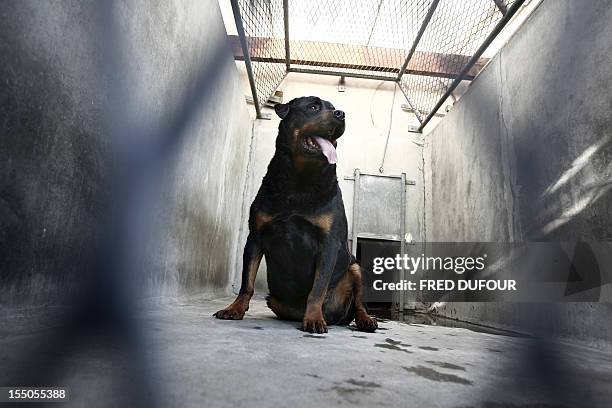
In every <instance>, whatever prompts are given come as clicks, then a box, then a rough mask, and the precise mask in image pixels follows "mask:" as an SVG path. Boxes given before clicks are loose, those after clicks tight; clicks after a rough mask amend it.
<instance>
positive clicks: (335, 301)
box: [323, 271, 355, 325]
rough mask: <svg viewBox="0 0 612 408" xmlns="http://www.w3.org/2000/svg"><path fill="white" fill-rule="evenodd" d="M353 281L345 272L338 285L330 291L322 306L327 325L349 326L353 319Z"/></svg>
mask: <svg viewBox="0 0 612 408" xmlns="http://www.w3.org/2000/svg"><path fill="white" fill-rule="evenodd" d="M353 299H354V296H353V279H352V276H351V274H350V273H349V272H348V271H346V272H345V274H344V276H342V279H340V281H339V282H338V284H337V285H336V286H335V287H334V288H333V289H331V290H330V291H329V292H328V294H327V297H326V299H325V303H324V304H323V317H324V318H325V322H326V323H327V324H339V325H342V324H349V323H350V322H352V321H353V319H354V318H355V308H354V307H353Z"/></svg>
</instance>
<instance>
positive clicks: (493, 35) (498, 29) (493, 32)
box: [419, 0, 525, 131]
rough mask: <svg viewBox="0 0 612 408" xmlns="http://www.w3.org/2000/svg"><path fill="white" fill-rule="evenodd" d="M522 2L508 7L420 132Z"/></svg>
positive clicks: (427, 118) (428, 117) (519, 1)
mask: <svg viewBox="0 0 612 408" xmlns="http://www.w3.org/2000/svg"><path fill="white" fill-rule="evenodd" d="M524 2H525V0H516V1H515V2H514V3H513V4H512V6H510V8H509V9H508V12H507V13H506V14H504V16H503V17H502V18H501V20H499V23H497V25H496V26H495V28H494V29H493V31H491V33H490V34H489V35H488V36H487V38H486V39H485V40H484V42H483V43H482V45H481V46H480V47H479V48H478V49H477V50H476V52H475V53H474V55H472V58H470V61H469V62H468V63H467V65H466V66H465V67H464V68H463V69H462V70H461V73H460V74H459V75H458V76H457V79H455V80H454V81H453V83H452V84H451V85H450V87H449V88H448V89H447V90H446V92H445V93H444V95H443V96H442V97H441V98H440V100H439V101H438V103H437V104H436V106H435V107H434V108H433V109H432V110H431V112H429V115H427V117H426V118H425V120H424V121H423V123H422V124H421V127H419V130H420V131H423V128H424V127H425V126H426V125H427V123H429V121H430V120H431V118H433V116H434V115H435V113H436V111H437V110H438V109H440V107H441V106H442V105H443V104H444V101H445V100H446V98H448V97H449V96H450V94H452V93H453V91H454V90H455V88H457V86H458V85H459V84H460V83H461V81H462V77H463V74H464V73H466V72H468V71H469V70H470V69H471V68H472V65H474V63H476V61H478V59H479V58H480V56H481V55H482V53H483V52H484V51H485V50H486V49H487V47H488V46H489V45H491V42H493V40H494V39H495V37H497V35H498V34H499V33H500V31H501V30H502V29H503V28H504V27H505V26H506V24H508V21H510V19H511V18H512V17H513V16H514V14H516V12H517V11H518V9H519V8H521V6H522V5H523V3H524Z"/></svg>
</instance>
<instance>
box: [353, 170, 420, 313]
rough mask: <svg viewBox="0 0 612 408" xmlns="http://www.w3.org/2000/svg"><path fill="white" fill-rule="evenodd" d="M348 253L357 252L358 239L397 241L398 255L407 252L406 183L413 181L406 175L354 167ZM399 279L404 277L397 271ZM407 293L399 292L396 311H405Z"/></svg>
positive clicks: (394, 302) (392, 242)
mask: <svg viewBox="0 0 612 408" xmlns="http://www.w3.org/2000/svg"><path fill="white" fill-rule="evenodd" d="M345 180H354V190H353V191H354V193H353V219H352V228H351V235H350V237H349V239H350V240H351V252H352V253H353V254H354V255H356V254H357V246H358V242H359V240H378V241H388V242H389V243H390V244H395V245H397V244H399V248H400V254H401V255H402V256H403V255H404V254H405V253H406V185H414V184H416V183H415V182H414V181H409V180H406V174H405V173H402V174H401V175H398V176H393V175H382V174H367V173H361V172H360V171H359V169H355V172H354V176H353V177H345ZM399 273H400V275H399V276H397V278H398V279H404V276H403V271H399ZM407 300H408V299H406V295H405V294H404V292H403V291H398V292H397V294H396V295H395V296H394V298H393V304H394V306H395V308H396V309H397V310H399V311H403V310H404V305H405V304H406V301H407Z"/></svg>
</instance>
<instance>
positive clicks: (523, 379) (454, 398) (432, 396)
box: [0, 298, 612, 408]
mask: <svg viewBox="0 0 612 408" xmlns="http://www.w3.org/2000/svg"><path fill="white" fill-rule="evenodd" d="M229 301H231V299H230V298H226V299H217V300H204V299H190V300H189V301H186V302H175V303H172V304H164V305H155V306H151V307H149V308H147V311H146V312H145V313H144V314H143V317H142V320H141V321H142V322H143V323H144V327H145V329H144V330H145V331H144V333H145V334H146V335H145V336H144V337H145V339H146V343H147V344H146V345H144V347H143V348H142V350H143V351H144V353H145V354H146V356H147V357H149V361H150V362H151V367H152V368H151V369H150V370H149V371H148V372H149V377H150V378H151V379H152V381H153V382H154V383H155V384H156V387H155V389H156V390H157V395H155V396H154V397H153V398H154V399H156V400H157V401H162V402H161V403H160V406H173V407H174V406H176V407H202V406H205V407H260V406H261V407H293V408H298V407H311V406H316V407H329V406H360V407H374V406H389V407H412V406H418V407H512V408H516V407H530V408H535V407H574V406H588V407H597V406H601V407H604V406H610V402H611V401H612V353H611V352H603V351H598V350H594V349H589V348H585V347H581V346H577V345H568V344H563V345H561V344H556V345H554V346H553V345H551V344H546V345H545V347H544V348H543V349H542V350H544V351H542V350H538V349H534V348H533V345H534V344H536V345H537V344H539V343H537V342H535V341H534V340H533V339H530V338H527V337H516V336H508V335H502V334H491V333H483V332H478V331H473V330H470V329H468V328H457V327H444V326H431V325H421V324H414V323H405V322H396V321H387V320H383V321H381V322H380V326H381V329H380V330H379V331H377V332H376V333H361V332H357V331H355V330H354V329H353V328H351V327H332V328H331V330H330V332H329V333H328V334H325V335H312V334H306V333H303V332H302V331H300V330H298V329H297V327H298V324H297V323H293V322H284V321H279V320H277V319H275V318H274V317H273V315H272V313H271V312H270V311H269V310H268V309H267V308H266V306H265V304H264V302H263V300H261V299H258V300H255V301H254V302H253V303H252V305H251V310H250V311H249V312H248V313H247V315H246V316H245V319H244V320H242V321H222V320H217V319H214V318H213V317H212V316H211V315H212V313H213V312H215V311H216V310H218V309H219V308H221V307H223V306H224V305H225V304H226V303H228V302H229ZM50 310H51V309H48V310H47V313H50ZM27 315H28V313H21V314H19V313H12V317H11V318H10V319H9V320H7V318H8V315H7V314H6V313H5V314H4V317H3V320H5V322H8V323H10V328H9V326H7V325H2V326H3V327H4V329H3V330H2V331H1V332H0V356H1V358H2V361H4V362H6V363H7V364H6V365H3V367H4V368H5V369H6V367H16V365H18V364H20V361H19V360H20V359H21V361H24V360H23V359H24V355H25V356H26V357H25V358H39V357H40V356H39V355H38V354H37V353H40V350H42V349H36V348H35V347H39V346H33V344H37V343H36V341H34V340H35V339H42V338H44V335H45V333H46V332H48V331H49V330H51V327H50V326H52V325H53V324H52V322H53V319H52V318H44V319H39V320H36V319H32V318H31V313H30V317H29V318H27V319H26V320H27V321H28V322H30V323H32V322H36V321H37V323H36V325H37V326H38V328H37V329H33V328H32V326H31V325H30V326H28V325H24V324H23V321H24V319H25V318H26V317H27ZM20 322H21V323H20ZM438 323H439V321H438ZM38 344H40V343H38ZM82 344H83V345H82V346H81V347H72V348H71V349H70V350H71V351H70V353H69V354H67V355H66V356H65V357H62V359H61V368H60V369H59V370H58V371H57V375H56V376H55V377H54V378H55V383H56V384H57V385H63V386H68V387H69V388H70V389H71V401H70V403H69V404H67V406H75V407H76V406H78V407H81V406H88V407H95V406H127V405H130V397H129V392H128V390H129V389H131V388H133V384H134V381H135V379H134V372H133V371H132V370H130V367H129V364H128V363H126V359H125V358H122V357H121V356H122V353H121V352H120V348H118V346H117V345H116V344H114V345H113V343H112V342H110V343H107V342H105V341H104V340H101V339H99V338H97V339H96V340H94V341H93V342H88V341H85V340H83V343H82ZM542 355H545V356H548V357H550V360H543V359H542ZM127 361H130V360H127ZM2 377H3V378H4V379H5V380H6V379H7V378H11V377H10V373H9V372H7V371H6V370H3V372H2ZM119 379H122V380H119ZM550 379H555V381H549V380H550Z"/></svg>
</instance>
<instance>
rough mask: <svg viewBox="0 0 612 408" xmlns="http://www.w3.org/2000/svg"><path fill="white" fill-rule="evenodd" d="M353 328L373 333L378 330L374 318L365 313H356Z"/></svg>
mask: <svg viewBox="0 0 612 408" xmlns="http://www.w3.org/2000/svg"><path fill="white" fill-rule="evenodd" d="M355 326H357V329H358V330H361V331H365V332H373V331H376V329H378V322H377V321H376V319H375V318H373V317H372V316H370V315H369V314H367V313H365V312H363V313H357V317H355Z"/></svg>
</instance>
